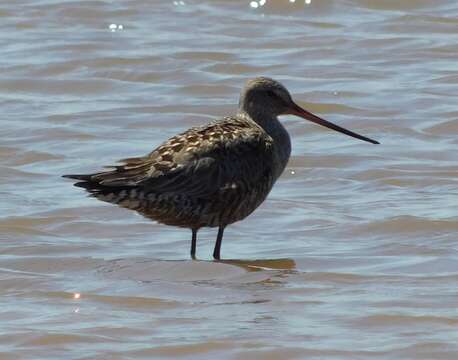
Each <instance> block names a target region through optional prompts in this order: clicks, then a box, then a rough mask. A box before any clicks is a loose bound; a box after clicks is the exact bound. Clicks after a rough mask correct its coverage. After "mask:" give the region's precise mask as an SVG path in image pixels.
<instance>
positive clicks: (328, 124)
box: [290, 103, 380, 144]
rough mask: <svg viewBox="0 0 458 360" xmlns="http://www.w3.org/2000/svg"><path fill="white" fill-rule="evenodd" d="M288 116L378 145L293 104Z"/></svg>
mask: <svg viewBox="0 0 458 360" xmlns="http://www.w3.org/2000/svg"><path fill="white" fill-rule="evenodd" d="M290 114H291V115H296V116H299V117H301V118H303V119H306V120H309V121H311V122H314V123H315V124H318V125H322V126H325V127H327V128H329V129H332V130H335V131H338V132H341V133H342V134H345V135H348V136H352V137H354V138H357V139H360V140H364V141H367V142H370V143H372V144H380V143H379V142H378V141H375V140H372V139H370V138H368V137H365V136H362V135H359V134H357V133H355V132H353V131H350V130H347V129H345V128H343V127H340V126H338V125H336V124H333V123H332V122H329V121H327V120H324V119H322V118H320V117H318V116H316V115H314V114H312V113H311V112H308V111H307V110H304V109H302V108H301V107H300V106H299V105H296V104H294V103H293V105H292V106H291V108H290Z"/></svg>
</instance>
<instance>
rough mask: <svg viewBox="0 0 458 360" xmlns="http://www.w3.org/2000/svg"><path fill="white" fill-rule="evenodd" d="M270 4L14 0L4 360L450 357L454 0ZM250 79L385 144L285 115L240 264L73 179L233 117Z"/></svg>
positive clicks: (0, 172) (454, 320)
mask: <svg viewBox="0 0 458 360" xmlns="http://www.w3.org/2000/svg"><path fill="white" fill-rule="evenodd" d="M263 4H264V2H263V1H261V0H259V1H255V2H254V3H253V4H251V5H250V1H230V2H229V1H188V0H185V1H184V2H183V1H163V2H160V1H156V2H151V1H145V0H130V1H127V0H125V1H81V0H73V1H56V0H30V1H15V2H2V4H0V20H1V21H0V29H1V32H0V43H1V45H2V55H3V56H2V57H1V59H0V64H1V69H2V71H1V72H0V102H1V110H2V114H1V117H0V124H1V128H0V139H1V140H0V194H1V199H2V200H1V202H0V217H1V219H0V234H1V235H0V237H1V243H0V303H1V307H0V324H1V325H0V358H1V359H2V360H4V359H5V360H6V359H15V360H16V359H153V358H174V357H176V358H178V357H180V358H193V359H216V358H218V359H305V358H307V359H387V360H392V359H457V358H458V345H457V344H458V310H457V307H458V288H457V281H458V245H457V243H458V210H457V198H458V191H457V188H458V181H457V175H458V166H457V158H458V141H457V133H458V107H457V95H458V75H457V74H458V72H457V70H458V65H457V57H458V45H457V40H458V38H457V33H458V20H457V19H458V4H457V3H456V2H455V1H441V0H439V1H438V0H402V1H399V0H398V1H390V0H374V1H369V0H346V1H332V0H312V1H311V2H310V1H307V2H304V1H299V0H297V1H295V2H293V1H272V0H267V2H266V3H265V4H264V5H263ZM256 6H257V7H256ZM111 24H116V25H112V26H111V28H110V25H111ZM119 25H121V27H119ZM115 27H116V28H115ZM257 75H268V76H272V77H274V78H277V79H279V80H281V81H282V82H284V84H285V85H286V86H287V87H288V88H289V89H290V90H291V92H292V93H293V94H295V98H296V99H297V100H298V102H299V103H301V104H302V105H303V106H305V107H306V108H307V109H309V110H311V111H314V112H316V113H318V114H320V115H322V116H323V117H325V118H327V119H329V120H331V121H334V122H337V123H339V124H341V125H343V126H346V127H348V128H351V129H354V130H355V131H358V132H360V133H362V134H365V135H368V136H371V137H373V138H376V139H378V140H380V141H381V142H382V145H379V146H373V145H370V144H367V143H363V142H360V141H356V140H354V139H351V138H348V137H345V136H343V135H340V134H337V133H332V132H330V131H328V130H326V129H324V128H320V127H318V126H315V125H313V124H308V123H305V122H304V121H303V120H301V119H297V118H293V117H285V118H284V121H285V124H286V127H287V128H288V129H289V131H290V132H291V135H292V139H293V156H292V159H291V161H290V164H289V167H288V168H287V170H286V172H285V174H284V176H283V177H282V178H281V180H280V181H279V182H278V183H277V185H276V186H275V189H274V190H273V192H272V193H271V195H270V197H269V199H268V200H267V201H266V202H265V203H264V204H263V206H262V207H261V208H260V209H258V210H257V211H256V212H255V213H254V214H253V215H252V216H251V217H249V218H248V219H246V220H245V221H243V222H241V223H238V224H235V225H233V226H231V227H229V228H228V229H227V231H226V236H225V241H224V242H223V249H222V253H223V256H224V257H225V258H228V259H237V260H231V261H225V262H221V263H215V262H212V261H211V259H210V254H211V251H212V247H213V244H214V239H215V236H216V233H215V231H214V230H206V231H202V234H201V237H200V241H199V243H198V256H199V258H200V259H201V261H190V260H189V256H188V251H189V245H190V232H188V231H186V230H181V229H176V228H172V227H166V226H162V225H158V224H155V223H152V222H149V221H148V220H145V219H144V218H142V217H140V216H139V215H137V214H135V213H134V212H131V211H128V210H124V209H120V208H117V207H115V206H112V205H109V204H103V203H101V202H98V201H96V200H95V199H91V198H88V197H86V195H85V194H84V193H83V192H82V191H81V189H77V188H74V187H72V186H71V183H70V182H69V181H67V180H65V179H62V178H60V175H62V174H65V173H73V172H86V171H93V170H98V169H100V167H101V166H103V165H109V164H113V163H114V161H115V160H117V159H119V158H125V157H129V156H135V155H142V154H145V153H147V152H148V151H150V150H151V149H152V148H153V147H155V146H157V145H158V144H159V143H161V142H162V141H163V140H165V139H166V138H168V137H169V136H171V135H173V134H175V133H177V132H179V131H182V130H184V129H186V128H188V127H190V126H193V125H198V124H203V123H206V122H208V121H209V120H210V119H213V118H215V117H218V116H222V115H226V114H229V113H231V112H232V111H234V110H235V109H236V103H237V100H238V99H237V98H238V93H239V89H240V87H241V86H242V84H243V83H244V82H245V81H246V79H248V78H250V77H254V76H257Z"/></svg>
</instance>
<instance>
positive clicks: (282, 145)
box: [241, 111, 291, 177]
mask: <svg viewBox="0 0 458 360" xmlns="http://www.w3.org/2000/svg"><path fill="white" fill-rule="evenodd" d="M241 113H242V114H243V115H244V116H246V117H248V118H249V119H250V120H252V121H254V122H255V123H256V124H258V125H259V126H260V127H261V128H262V129H263V130H264V131H265V132H266V133H267V134H268V135H269V136H270V137H271V138H272V139H273V141H274V151H275V155H276V157H277V160H278V164H279V168H278V173H277V174H276V177H278V176H280V174H281V173H282V172H283V170H284V168H285V166H286V164H287V163H288V160H289V156H290V154H291V139H290V137H289V134H288V131H286V129H285V127H284V126H283V124H282V123H281V122H280V120H279V119H278V117H277V116H273V115H268V114H248V113H246V112H243V111H242V112H241Z"/></svg>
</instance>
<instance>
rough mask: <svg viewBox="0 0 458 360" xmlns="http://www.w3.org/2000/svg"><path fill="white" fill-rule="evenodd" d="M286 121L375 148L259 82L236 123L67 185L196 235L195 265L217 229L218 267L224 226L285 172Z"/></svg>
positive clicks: (188, 135)
mask: <svg viewBox="0 0 458 360" xmlns="http://www.w3.org/2000/svg"><path fill="white" fill-rule="evenodd" d="M288 114H290V115H296V116H300V117H302V118H304V119H306V120H310V121H312V122H314V123H317V124H320V125H323V126H326V127H328V128H330V129H333V130H336V131H339V132H341V133H344V134H346V135H349V136H352V137H355V138H357V139H360V140H364V141H367V142H370V143H372V144H378V142H377V141H375V140H372V139H370V138H367V137H365V136H362V135H359V134H356V133H354V132H352V131H350V130H347V129H344V128H342V127H340V126H337V125H335V124H333V123H330V122H328V121H326V120H323V119H321V118H319V117H318V116H316V115H313V114H312V113H310V112H308V111H306V110H304V109H302V108H301V107H300V106H298V105H297V104H295V103H294V101H293V100H292V98H291V95H290V94H289V92H288V90H286V88H285V87H284V86H283V85H282V84H280V83H279V82H277V81H275V80H272V79H270V78H266V77H258V78H255V79H252V80H250V81H248V82H247V83H246V85H245V87H244V89H243V90H242V93H241V95H240V102H239V111H238V113H237V114H236V115H234V116H228V117H225V118H223V119H220V120H218V121H215V122H212V123H210V124H208V125H205V126H201V127H194V128H191V129H189V130H187V131H185V132H184V133H181V134H179V135H176V136H174V137H172V138H170V139H169V140H168V141H166V142H165V143H163V144H162V145H161V146H159V147H158V148H157V149H155V150H153V151H152V152H151V153H150V154H148V155H146V156H143V157H137V158H129V159H124V160H121V161H120V162H121V163H123V164H122V165H119V166H115V167H114V169H113V170H109V171H103V172H98V173H95V174H89V175H64V177H67V178H71V179H76V180H79V182H77V183H76V184H75V186H79V187H82V188H85V189H86V190H87V191H88V192H90V193H91V194H92V195H93V196H95V197H96V198H98V199H100V200H102V201H106V202H110V203H114V204H117V205H119V206H122V207H126V208H129V209H132V210H136V211H138V212H139V213H141V214H142V215H144V216H146V217H148V218H151V219H153V220H156V221H158V222H160V223H163V224H166V225H175V226H181V227H185V228H189V229H191V230H192V241H191V257H192V258H193V259H195V254H196V240H197V231H198V230H199V229H200V228H202V227H218V235H217V238H216V244H215V249H214V251H213V257H214V258H215V259H217V260H219V259H220V250H221V242H222V240H223V232H224V229H225V228H226V226H227V225H229V224H232V223H234V222H236V221H239V220H242V219H244V218H245V217H247V216H248V215H249V214H251V213H252V212H253V211H254V210H255V209H256V208H257V207H258V206H259V205H260V204H261V203H262V202H263V201H264V199H265V198H266V197H267V195H268V194H269V192H270V190H271V189H272V186H273V185H274V183H275V181H276V180H277V179H278V177H279V176H280V175H281V173H282V172H283V170H284V169H285V166H286V164H287V162H288V159H289V156H290V152H291V142H290V137H289V134H288V132H287V131H286V129H285V128H284V127H283V125H282V124H281V123H280V121H279V120H278V116H279V115H288Z"/></svg>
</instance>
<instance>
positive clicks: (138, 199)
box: [100, 179, 273, 228]
mask: <svg viewBox="0 0 458 360" xmlns="http://www.w3.org/2000/svg"><path fill="white" fill-rule="evenodd" d="M272 185H273V181H272V180H271V179H265V180H263V181H261V182H258V183H257V184H253V185H251V186H247V185H243V184H237V183H229V184H227V185H226V186H225V187H223V188H221V189H220V190H219V191H218V192H216V193H213V194H211V195H208V196H205V197H192V196H188V195H186V194H176V193H164V194H156V193H143V192H141V190H136V191H134V190H132V191H130V192H126V193H124V194H123V195H124V196H122V197H119V196H118V197H116V198H115V199H113V200H115V201H108V202H113V203H116V204H118V205H119V206H122V207H125V208H129V209H132V210H136V211H137V212H139V213H140V214H142V215H143V216H145V217H147V218H150V219H152V220H155V221H158V222H160V223H163V224H166V225H174V226H181V227H186V228H201V227H217V226H220V225H229V224H232V223H234V222H237V221H240V220H242V219H244V218H245V217H247V216H248V215H250V214H251V213H252V212H253V211H254V210H255V209H256V208H257V207H258V206H259V205H261V203H262V202H263V201H264V200H265V198H266V197H267V195H268V194H269V192H270V190H271V189H272ZM100 200H105V201H107V199H102V198H101V199H100ZM110 200H111V199H110Z"/></svg>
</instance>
